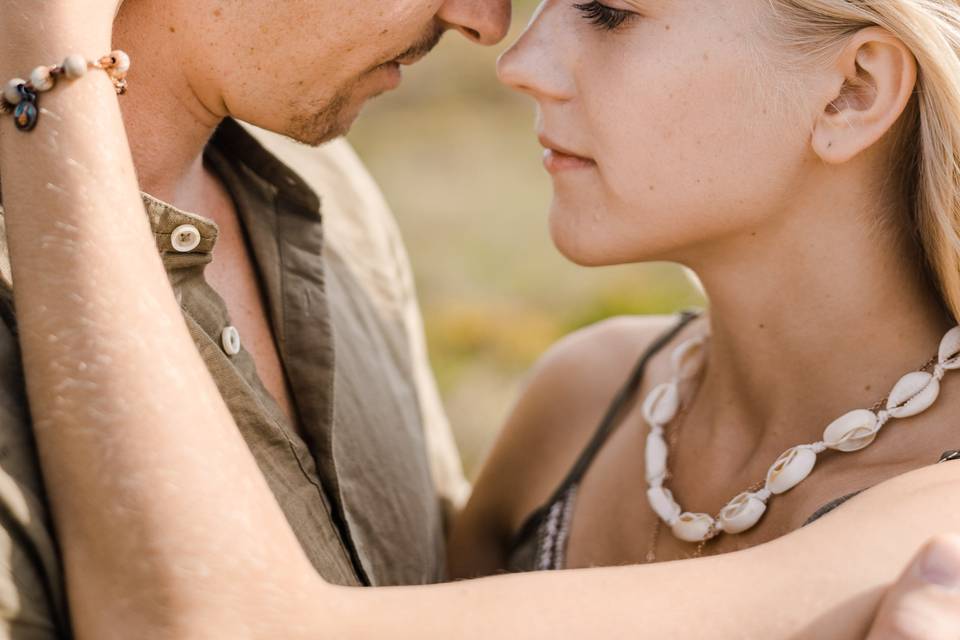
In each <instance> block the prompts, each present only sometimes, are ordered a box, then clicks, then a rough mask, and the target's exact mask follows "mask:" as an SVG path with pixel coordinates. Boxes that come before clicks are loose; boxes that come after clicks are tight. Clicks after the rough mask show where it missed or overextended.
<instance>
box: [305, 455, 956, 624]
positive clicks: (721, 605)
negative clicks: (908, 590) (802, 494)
mask: <svg viewBox="0 0 960 640" xmlns="http://www.w3.org/2000/svg"><path fill="white" fill-rule="evenodd" d="M953 464H955V463H953ZM958 483H960V468H958V467H952V466H951V464H943V465H939V466H937V467H929V468H926V469H923V470H920V471H917V472H914V473H911V474H908V475H904V476H900V477H898V478H896V479H894V480H892V481H890V482H887V483H884V484H883V485H880V486H878V487H875V488H874V489H871V490H870V491H868V492H866V493H864V494H863V495H861V496H859V497H858V498H856V499H854V500H852V501H851V502H850V503H848V504H846V505H844V507H843V508H842V509H839V510H838V511H836V512H835V513H833V514H831V515H829V516H828V517H826V518H823V519H822V520H821V521H819V522H817V523H816V524H813V525H811V526H809V527H806V528H804V529H801V530H800V531H797V532H795V533H792V534H790V535H788V536H785V537H783V538H780V539H778V540H776V541H774V542H772V543H769V544H765V545H761V546H759V547H754V548H752V549H748V550H746V551H742V552H738V553H731V554H726V555H720V556H715V557H708V558H703V559H698V560H687V561H682V562H672V563H663V564H655V565H645V566H637V567H622V568H611V569H590V570H582V571H562V572H541V573H531V574H523V575H512V576H502V577H495V578H487V579H483V580H476V581H465V582H461V583H457V584H453V585H438V586H431V587H416V588H399V589H392V590H370V591H365V592H356V593H348V594H347V595H349V596H350V597H351V601H350V604H349V609H344V612H345V616H344V617H343V618H340V619H338V621H337V624H339V626H338V627H336V628H335V633H334V635H323V633H324V631H325V630H328V629H330V628H331V625H332V624H334V623H332V622H331V620H330V619H329V618H328V619H323V618H321V617H320V615H319V614H318V615H315V616H313V618H312V620H311V625H312V626H313V628H314V629H316V635H315V637H317V638H323V637H336V638H343V639H351V640H352V639H355V638H383V637H390V638H393V639H396V640H405V639H409V640H414V639H416V640H422V639H425V638H437V639H440V638H458V640H486V639H488V638H524V640H555V639H556V638H604V639H605V640H606V639H616V638H624V639H627V638H629V639H631V640H636V639H637V638H671V639H675V640H698V639H700V638H722V639H733V638H764V639H765V640H786V639H793V638H809V639H811V640H814V639H815V640H861V639H862V638H864V637H865V636H866V634H867V630H868V629H869V627H870V624H871V622H872V620H873V617H874V615H875V612H876V608H877V606H878V605H879V602H880V599H881V597H882V596H883V594H884V592H885V591H886V589H887V587H888V586H889V584H890V583H892V582H893V581H894V580H895V579H896V578H897V576H898V574H899V573H900V572H901V571H902V569H903V568H904V567H905V566H906V565H907V563H908V562H909V560H910V558H911V556H913V555H914V554H915V553H916V551H917V549H919V548H920V547H921V546H922V545H923V543H925V542H926V541H927V540H928V539H929V538H931V537H933V536H934V535H936V534H939V533H943V532H951V531H953V532H956V531H960V514H958V513H957V510H956V509H954V508H952V505H954V504H955V502H956V495H957V487H958ZM344 591H347V590H344ZM361 612H367V613H365V614H362V613H361ZM351 615H352V616H356V618H355V619H356V620H361V619H362V620H363V625H362V626H361V625H359V624H356V623H351V618H350V616H351Z"/></svg>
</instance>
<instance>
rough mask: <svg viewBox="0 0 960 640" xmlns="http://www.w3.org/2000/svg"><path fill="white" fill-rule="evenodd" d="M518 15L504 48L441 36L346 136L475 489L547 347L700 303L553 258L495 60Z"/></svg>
mask: <svg viewBox="0 0 960 640" xmlns="http://www.w3.org/2000/svg"><path fill="white" fill-rule="evenodd" d="M514 6H515V9H514V14H515V18H514V20H515V24H514V28H513V31H512V33H511V35H510V37H509V38H508V39H507V40H506V41H505V42H504V43H503V44H502V45H500V46H497V47H493V48H481V47H478V46H475V45H471V44H469V43H468V42H467V41H466V40H465V39H464V38H461V37H459V36H458V35H456V34H448V35H447V36H446V37H445V38H444V41H443V42H442V43H441V45H440V46H439V47H438V48H437V51H436V52H435V53H434V54H433V55H431V56H429V57H428V58H427V59H426V60H424V61H423V62H421V63H419V64H418V65H416V66H415V67H413V68H408V69H405V70H404V72H405V74H406V78H405V79H404V83H403V86H402V87H401V89H400V90H399V91H396V92H394V93H392V94H388V95H387V96H384V97H382V98H380V99H378V100H377V101H375V102H374V103H373V104H372V105H371V106H369V107H368V108H367V110H366V111H365V112H364V114H363V116H362V117H361V118H360V120H359V122H358V123H357V125H356V126H355V127H354V130H353V132H352V133H351V135H350V140H351V142H352V143H353V144H354V146H355V147H356V149H357V151H358V152H359V153H360V155H361V156H362V157H363V159H364V160H365V161H366V163H367V165H368V167H369V168H370V170H371V172H372V173H373V175H374V176H375V177H376V178H377V180H378V181H379V183H380V186H381V187H382V188H383V191H384V193H385V194H386V196H387V199H388V200H389V201H390V204H391V205H392V207H393V209H394V211H395V212H396V215H397V218H398V219H399V222H400V227H401V229H402V232H403V234H404V239H405V240H406V242H407V246H408V248H409V251H410V256H411V259H412V261H413V266H414V271H415V273H416V278H417V285H418V288H419V294H420V301H421V304H422V307H423V313H424V319H425V322H426V329H427V339H428V343H429V347H430V351H431V358H432V362H433V365H434V369H435V371H436V374H437V380H438V382H439V384H440V390H441V393H442V394H443V398H444V402H445V404H446V407H447V411H448V413H449V415H450V420H451V423H452V425H453V428H454V432H455V435H456V437H457V442H458V444H459V446H460V449H461V452H462V454H463V459H464V464H465V466H466V470H467V473H468V474H470V476H471V477H473V475H474V474H475V473H476V470H477V466H478V463H479V462H481V461H482V458H483V455H484V453H485V451H486V450H487V448H488V447H489V445H490V443H491V442H492V439H493V438H494V437H495V436H496V433H497V430H498V429H499V427H500V425H501V424H502V422H503V420H504V418H505V417H506V414H507V412H508V411H509V410H510V407H511V405H512V403H513V402H514V400H515V399H516V395H517V393H518V391H519V387H520V385H521V384H522V382H523V377H524V374H525V372H526V371H527V370H528V369H529V367H530V366H531V365H532V364H533V363H534V362H535V361H536V359H537V358H538V356H539V355H540V354H541V353H543V351H544V350H546V349H547V348H548V347H549V346H550V344H552V343H553V342H555V341H556V340H557V339H559V338H561V337H562V336H564V335H565V334H567V333H569V332H571V331H574V330H576V329H579V328H581V327H583V326H586V325H588V324H591V323H593V322H596V321H598V320H602V319H604V318H607V317H610V316H615V315H621V314H647V313H669V312H673V311H676V310H678V309H680V308H683V307H686V306H690V305H695V304H702V300H701V298H700V296H699V295H698V294H697V292H696V291H695V290H694V289H693V288H692V287H691V286H690V284H689V283H688V282H687V280H686V278H685V276H684V275H683V273H682V272H681V270H680V269H679V268H677V267H675V266H671V265H662V264H657V265H632V266H626V267H616V268H604V269H584V268H582V267H577V266H575V265H573V264H571V263H569V262H567V261H566V260H564V259H563V258H562V257H561V256H560V254H559V253H558V252H557V250H556V249H555V248H554V247H553V245H552V243H551V241H550V237H549V233H548V228H547V207H548V205H549V202H550V180H549V176H548V175H547V174H546V172H545V171H544V170H543V167H542V165H541V160H540V158H541V154H542V149H541V148H540V146H539V145H538V143H537V141H536V138H535V136H534V133H533V118H534V108H533V101H532V100H531V99H529V98H525V97H523V96H520V95H518V94H515V93H513V92H510V91H507V90H506V89H504V88H503V87H502V86H501V85H500V84H498V83H497V79H496V74H495V63H496V59H497V56H498V55H499V54H500V53H501V52H502V51H503V50H504V49H505V48H506V47H507V46H508V44H509V43H510V42H512V41H513V40H515V39H516V37H517V36H518V35H519V34H520V31H521V30H522V28H523V26H524V25H526V23H527V21H528V20H529V18H530V16H531V15H532V12H533V10H534V8H535V6H536V2H534V1H533V0H520V1H518V2H515V3H514Z"/></svg>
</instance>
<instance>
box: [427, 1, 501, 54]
mask: <svg viewBox="0 0 960 640" xmlns="http://www.w3.org/2000/svg"><path fill="white" fill-rule="evenodd" d="M510 2H511V0H447V1H446V2H444V3H443V6H442V7H441V8H440V11H439V12H437V18H438V19H439V20H440V21H441V22H442V23H444V24H445V25H446V26H447V27H449V28H451V29H456V30H457V31H459V32H460V33H462V34H463V35H464V36H466V37H467V38H468V39H470V40H472V41H474V42H476V43H478V44H482V45H493V44H497V43H498V42H500V41H501V40H503V39H504V38H505V37H506V35H507V32H508V31H509V30H510V12H511V6H510Z"/></svg>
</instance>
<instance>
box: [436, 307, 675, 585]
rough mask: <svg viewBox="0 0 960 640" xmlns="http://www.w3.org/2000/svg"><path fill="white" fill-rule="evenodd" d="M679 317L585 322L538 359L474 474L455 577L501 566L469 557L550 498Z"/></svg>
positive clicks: (454, 548)
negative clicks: (637, 367) (637, 369)
mask: <svg viewBox="0 0 960 640" xmlns="http://www.w3.org/2000/svg"><path fill="white" fill-rule="evenodd" d="M678 321H679V319H678V317H677V316H643V317H636V316H631V317H617V318H612V319H610V320H605V321H603V322H600V323H597V324H595V325H592V326H589V327H586V328H583V329H580V330H579V331H576V332H575V333H572V334H571V335H569V336H567V337H566V338H564V339H563V340H561V341H560V342H558V343H557V344H556V345H554V346H553V347H552V348H551V349H549V350H548V351H547V352H546V353H545V354H544V356H543V357H542V358H541V359H540V360H539V362H538V363H537V364H536V365H535V366H534V368H533V369H532V371H531V373H530V375H529V376H528V379H527V383H526V385H525V386H524V389H523V391H522V392H521V394H520V397H519V399H518V400H517V403H516V405H515V406H514V408H513V411H512V412H511V413H510V416H509V417H508V419H507V421H506V424H505V426H504V428H503V430H502V431H501V433H500V435H499V437H498V439H497V442H496V444H495V446H494V448H493V450H492V452H491V453H490V455H489V457H488V458H487V461H486V463H485V464H484V466H483V469H482V470H481V473H480V476H479V478H478V480H477V483H476V487H475V490H474V494H473V496H472V497H471V500H470V503H469V504H468V506H467V508H466V509H465V511H464V512H463V514H461V517H460V518H459V519H458V520H459V522H458V524H457V527H455V531H454V536H453V538H452V540H451V553H452V554H453V555H454V556H458V555H459V556H461V557H460V558H457V557H453V558H452V565H453V566H454V570H455V572H456V573H457V574H458V577H462V576H464V575H478V574H481V573H487V572H488V571H494V570H496V569H498V568H502V567H495V566H493V564H492V561H489V559H488V560H487V561H486V562H483V561H481V562H480V563H479V566H478V564H476V563H474V562H471V561H470V559H469V558H467V561H466V562H465V563H464V562H463V561H464V558H463V556H464V555H466V556H471V555H473V554H474V553H475V550H476V549H477V548H478V547H483V546H485V544H488V543H489V542H490V541H491V540H495V541H497V544H498V545H499V547H500V551H502V548H503V546H504V545H506V544H507V542H508V541H509V539H510V538H511V537H512V535H513V534H514V533H515V532H516V530H517V529H518V528H519V527H520V526H521V525H522V524H523V521H524V520H525V519H526V518H527V516H529V514H530V513H532V512H533V511H535V510H536V509H537V508H539V507H540V506H542V505H543V503H544V502H546V501H547V500H548V499H549V497H550V495H551V494H552V493H553V492H554V491H555V490H556V488H557V487H558V486H559V485H560V484H561V483H562V482H563V479H564V477H565V476H566V475H567V473H568V472H569V470H570V469H571V468H572V467H573V465H574V464H575V463H576V460H577V458H578V457H579V456H580V454H581V452H582V451H583V450H584V449H585V448H586V447H587V445H588V444H589V442H590V440H591V439H592V437H593V435H594V433H595V432H596V429H597V427H598V425H599V423H600V421H601V419H602V418H603V415H604V413H605V412H606V410H607V408H608V407H609V405H610V403H611V401H612V400H613V398H614V396H615V395H616V394H617V392H618V391H619V390H620V388H621V387H622V386H623V384H624V383H625V382H626V381H627V379H628V378H629V376H630V373H631V371H632V370H633V368H634V367H635V365H636V363H637V362H638V360H639V359H640V357H641V355H642V354H643V353H644V352H645V351H647V349H648V348H649V347H650V346H651V345H652V344H654V343H655V342H656V341H657V339H658V338H659V337H660V336H662V335H664V333H665V332H667V331H669V330H670V328H671V327H673V326H675V325H676V324H677V322H678Z"/></svg>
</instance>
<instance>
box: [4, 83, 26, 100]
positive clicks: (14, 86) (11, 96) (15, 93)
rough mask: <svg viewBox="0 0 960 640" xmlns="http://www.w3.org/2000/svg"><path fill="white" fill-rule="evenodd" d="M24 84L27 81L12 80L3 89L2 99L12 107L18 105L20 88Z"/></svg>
mask: <svg viewBox="0 0 960 640" xmlns="http://www.w3.org/2000/svg"><path fill="white" fill-rule="evenodd" d="M25 84H27V81H26V80H23V79H21V78H14V79H13V80H11V81H10V82H8V83H7V84H6V86H5V87H4V88H3V99H4V100H6V101H7V103H8V104H10V105H12V106H16V105H18V104H20V87H21V86H23V85H25Z"/></svg>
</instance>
